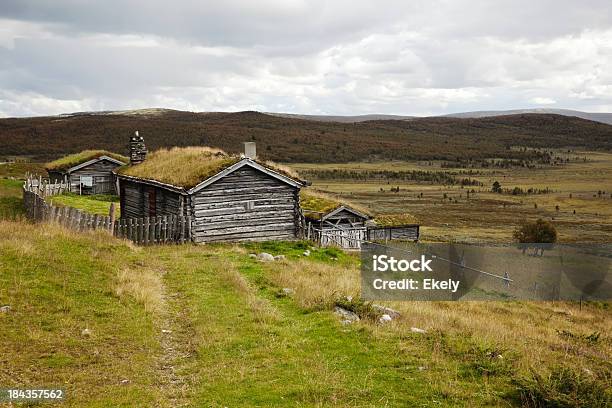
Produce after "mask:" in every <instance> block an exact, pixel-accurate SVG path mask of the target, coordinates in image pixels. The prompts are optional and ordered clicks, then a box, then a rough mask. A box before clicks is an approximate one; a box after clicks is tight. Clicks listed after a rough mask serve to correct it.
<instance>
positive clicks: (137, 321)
mask: <svg viewBox="0 0 612 408" xmlns="http://www.w3.org/2000/svg"><path fill="white" fill-rule="evenodd" d="M134 253H135V251H134V250H132V249H131V248H130V247H129V246H127V245H126V244H124V243H122V242H120V241H117V240H113V239H108V236H104V235H101V234H100V235H84V236H78V235H76V234H72V233H68V232H66V231H62V230H60V229H59V228H58V227H52V226H41V225H26V224H23V223H17V222H3V221H0V264H1V265H2V274H0V303H1V304H3V305H10V307H11V310H10V312H8V313H3V314H0V328H1V329H0V330H1V332H2V336H0V348H2V350H3V352H2V360H3V361H2V366H3V370H2V372H1V373H0V383H1V384H3V386H5V387H12V386H15V387H17V386H18V387H27V386H43V385H45V386H49V387H52V386H55V387H62V388H65V389H66V391H67V395H68V400H67V401H66V402H67V406H136V405H138V406H146V405H149V406H150V405H155V404H156V403H157V401H158V399H159V392H157V391H156V389H155V387H154V382H155V376H156V372H155V362H154V356H155V355H156V353H157V352H158V350H159V341H158V340H157V338H156V336H155V334H156V329H155V325H154V321H153V318H152V316H151V315H149V314H147V313H146V311H145V310H144V308H143V307H142V306H141V305H139V304H137V303H136V302H135V301H133V300H131V299H130V298H119V297H118V296H117V295H116V294H115V292H114V289H115V279H116V271H117V270H118V269H119V268H123V267H132V263H133V262H134V261H135V260H136V259H137V257H134ZM84 329H89V330H90V333H91V334H90V335H84V334H82V331H83V330H84ZM126 379H127V380H129V382H128V383H126V384H122V383H121V382H122V381H123V380H126Z"/></svg>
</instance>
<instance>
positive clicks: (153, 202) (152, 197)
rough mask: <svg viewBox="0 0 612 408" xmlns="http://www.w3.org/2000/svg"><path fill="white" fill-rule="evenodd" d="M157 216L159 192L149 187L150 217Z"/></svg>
mask: <svg viewBox="0 0 612 408" xmlns="http://www.w3.org/2000/svg"><path fill="white" fill-rule="evenodd" d="M156 215H157V190H156V189H155V187H149V217H155V216H156Z"/></svg>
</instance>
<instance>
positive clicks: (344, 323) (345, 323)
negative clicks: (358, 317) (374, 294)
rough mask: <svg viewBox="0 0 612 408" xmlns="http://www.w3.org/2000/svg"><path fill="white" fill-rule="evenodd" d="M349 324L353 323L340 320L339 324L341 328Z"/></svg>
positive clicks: (347, 320)
mask: <svg viewBox="0 0 612 408" xmlns="http://www.w3.org/2000/svg"><path fill="white" fill-rule="evenodd" d="M351 323H353V321H352V320H349V319H343V320H340V324H341V325H343V326H346V325H347V324H351Z"/></svg>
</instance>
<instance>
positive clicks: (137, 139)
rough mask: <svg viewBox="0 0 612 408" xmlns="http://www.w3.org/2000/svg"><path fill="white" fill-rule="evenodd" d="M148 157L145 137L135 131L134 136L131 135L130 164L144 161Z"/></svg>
mask: <svg viewBox="0 0 612 408" xmlns="http://www.w3.org/2000/svg"><path fill="white" fill-rule="evenodd" d="M146 158H147V147H146V146H145V143H144V139H143V138H142V136H139V135H138V131H135V132H134V136H132V137H130V164H138V163H142V162H143V161H144V160H145V159H146Z"/></svg>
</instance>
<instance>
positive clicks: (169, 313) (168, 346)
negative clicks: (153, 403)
mask: <svg viewBox="0 0 612 408" xmlns="http://www.w3.org/2000/svg"><path fill="white" fill-rule="evenodd" d="M163 289H164V290H163V304H164V307H163V311H162V312H161V313H160V316H159V321H158V325H159V326H158V330H159V336H160V346H161V353H160V355H159V357H158V367H159V368H158V370H159V378H158V379H157V381H158V383H159V387H160V389H161V391H162V395H163V396H164V397H165V400H164V401H163V403H160V406H162V407H165V406H168V407H185V406H188V405H189V401H190V390H191V389H192V385H193V383H194V378H193V377H194V374H193V373H194V370H189V366H190V364H192V363H193V362H194V359H195V345H194V344H193V342H192V341H193V338H194V330H193V327H192V326H191V324H190V318H189V315H188V313H187V312H186V311H185V308H184V307H181V305H182V301H181V294H180V293H167V288H165V287H164V288H163ZM188 373H191V374H188Z"/></svg>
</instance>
